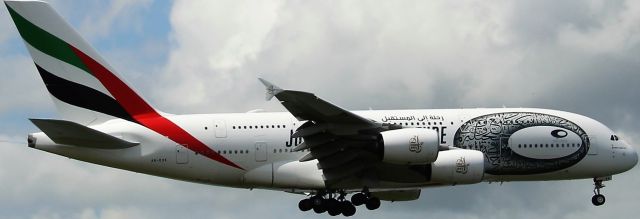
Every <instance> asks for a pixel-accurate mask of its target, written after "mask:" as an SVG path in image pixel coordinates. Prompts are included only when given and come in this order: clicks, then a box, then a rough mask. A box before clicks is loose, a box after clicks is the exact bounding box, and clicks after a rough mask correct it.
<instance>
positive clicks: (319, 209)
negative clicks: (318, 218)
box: [311, 197, 327, 214]
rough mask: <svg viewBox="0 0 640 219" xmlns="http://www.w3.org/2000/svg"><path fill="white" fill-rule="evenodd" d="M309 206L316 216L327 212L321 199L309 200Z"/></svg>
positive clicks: (325, 203) (324, 202) (324, 201)
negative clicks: (310, 205)
mask: <svg viewBox="0 0 640 219" xmlns="http://www.w3.org/2000/svg"><path fill="white" fill-rule="evenodd" d="M311 204H312V206H313V211H314V212H316V213H318V214H321V213H324V212H325V211H327V207H326V205H327V201H326V200H324V199H323V198H322V197H313V198H311Z"/></svg>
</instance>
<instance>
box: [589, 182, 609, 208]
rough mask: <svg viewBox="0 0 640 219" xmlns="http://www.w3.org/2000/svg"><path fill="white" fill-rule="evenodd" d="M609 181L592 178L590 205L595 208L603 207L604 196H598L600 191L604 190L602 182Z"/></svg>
mask: <svg viewBox="0 0 640 219" xmlns="http://www.w3.org/2000/svg"><path fill="white" fill-rule="evenodd" d="M606 180H611V177H608V178H606V177H605V178H593V182H594V186H595V188H594V189H593V194H594V195H593V197H591V203H593V205H595V206H600V205H603V204H604V202H605V200H606V199H605V198H604V195H602V194H600V189H602V188H604V184H603V183H602V181H606Z"/></svg>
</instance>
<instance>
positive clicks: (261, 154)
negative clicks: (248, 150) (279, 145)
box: [254, 142, 267, 162]
mask: <svg viewBox="0 0 640 219" xmlns="http://www.w3.org/2000/svg"><path fill="white" fill-rule="evenodd" d="M254 152H255V153H256V161H258V162H263V161H267V143H266V142H256V147H255V151H254Z"/></svg>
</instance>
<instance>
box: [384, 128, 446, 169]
mask: <svg viewBox="0 0 640 219" xmlns="http://www.w3.org/2000/svg"><path fill="white" fill-rule="evenodd" d="M380 136H381V140H380V141H381V144H382V162H385V163H392V164H412V165H414V164H428V163H432V162H434V161H436V159H437V158H438V146H439V144H438V133H437V132H436V131H435V130H432V129H417V128H406V129H396V130H390V131H385V132H381V133H380Z"/></svg>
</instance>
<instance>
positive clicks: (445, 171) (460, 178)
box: [431, 149, 484, 185]
mask: <svg viewBox="0 0 640 219" xmlns="http://www.w3.org/2000/svg"><path fill="white" fill-rule="evenodd" d="M483 177H484V154H482V152H480V151H476V150H464V149H460V150H449V151H441V152H440V154H439V155H438V160H436V162H434V163H433V164H431V181H432V182H438V183H442V184H453V185H455V184H472V183H479V182H481V181H482V178H483Z"/></svg>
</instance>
